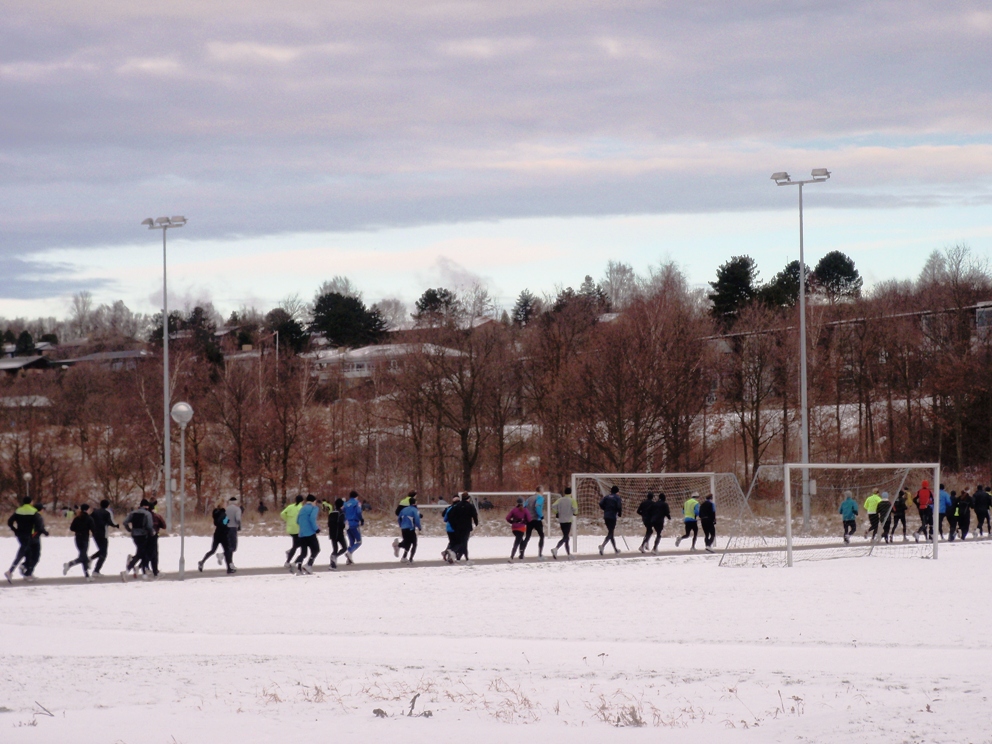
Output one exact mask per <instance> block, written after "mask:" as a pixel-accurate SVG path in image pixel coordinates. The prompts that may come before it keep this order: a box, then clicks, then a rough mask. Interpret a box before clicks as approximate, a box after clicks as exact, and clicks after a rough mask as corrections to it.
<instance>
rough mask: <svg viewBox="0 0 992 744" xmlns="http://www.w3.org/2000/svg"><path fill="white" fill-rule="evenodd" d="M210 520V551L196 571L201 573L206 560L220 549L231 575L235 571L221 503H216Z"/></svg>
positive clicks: (224, 512)
mask: <svg viewBox="0 0 992 744" xmlns="http://www.w3.org/2000/svg"><path fill="white" fill-rule="evenodd" d="M210 518H211V519H212V520H213V522H214V537H213V541H212V542H211V543H210V550H208V551H207V553H206V555H204V556H203V559H202V560H201V561H200V562H199V563H197V564H196V569H197V570H198V571H199V572H200V573H203V564H204V563H206V562H207V558H209V557H210V556H212V555H214V554H216V553H217V548H221V549H222V550H223V551H224V561H225V562H226V563H227V572H228V573H229V574H233V573H234V572H235V571H236V570H237V569H236V568H235V567H234V566H232V565H231V546H230V545H228V544H227V536H228V529H227V509H226V508H225V507H224V504H223V502H221V503H218V504H217V506H216V507H214V510H213V511H212V512H211V513H210Z"/></svg>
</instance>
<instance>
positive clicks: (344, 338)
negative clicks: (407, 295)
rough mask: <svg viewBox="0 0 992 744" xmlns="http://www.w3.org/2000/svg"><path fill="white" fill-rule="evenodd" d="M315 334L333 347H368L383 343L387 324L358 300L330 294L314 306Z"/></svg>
mask: <svg viewBox="0 0 992 744" xmlns="http://www.w3.org/2000/svg"><path fill="white" fill-rule="evenodd" d="M310 330H311V332H313V333H320V334H323V336H324V338H326V339H327V340H328V341H329V342H330V343H331V344H333V345H334V346H350V347H352V348H354V347H358V346H366V345H368V344H375V343H378V342H379V341H380V340H382V337H383V336H384V335H385V333H386V323H385V321H384V320H383V319H382V316H381V315H380V314H379V313H378V312H377V311H376V310H369V309H368V308H367V307H365V303H364V302H362V301H361V300H360V299H358V298H357V297H346V296H345V295H342V294H339V293H337V292H328V293H327V294H324V295H321V296H320V297H318V298H317V301H316V302H315V303H314V306H313V322H312V323H311V324H310Z"/></svg>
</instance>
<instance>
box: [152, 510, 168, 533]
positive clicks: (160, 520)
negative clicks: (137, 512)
mask: <svg viewBox="0 0 992 744" xmlns="http://www.w3.org/2000/svg"><path fill="white" fill-rule="evenodd" d="M165 528H166V524H165V517H163V516H162V515H161V514H159V513H158V512H152V534H153V535H155V536H156V537H157V536H158V533H159V530H164V529H165Z"/></svg>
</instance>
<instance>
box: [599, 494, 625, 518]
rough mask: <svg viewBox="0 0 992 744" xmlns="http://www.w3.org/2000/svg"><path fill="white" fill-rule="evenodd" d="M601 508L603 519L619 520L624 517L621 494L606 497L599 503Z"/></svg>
mask: <svg viewBox="0 0 992 744" xmlns="http://www.w3.org/2000/svg"><path fill="white" fill-rule="evenodd" d="M599 508H600V509H602V510H603V519H619V518H620V517H622V516H623V500H622V499H621V498H620V495H619V494H616V493H611V494H610V495H609V496H604V497H603V498H602V499H601V500H600V502H599Z"/></svg>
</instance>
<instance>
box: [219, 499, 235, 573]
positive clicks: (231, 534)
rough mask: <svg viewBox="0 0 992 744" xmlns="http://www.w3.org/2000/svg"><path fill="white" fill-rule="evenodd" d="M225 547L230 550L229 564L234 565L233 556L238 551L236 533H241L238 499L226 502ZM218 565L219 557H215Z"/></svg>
mask: <svg viewBox="0 0 992 744" xmlns="http://www.w3.org/2000/svg"><path fill="white" fill-rule="evenodd" d="M225 511H226V512H227V545H228V547H229V548H230V549H231V563H234V554H235V553H236V552H237V550H238V533H239V532H240V531H241V507H240V506H238V497H237V496H232V497H231V498H229V499H228V500H227V509H226V510H225ZM217 562H218V563H220V556H219V555H218V556H217Z"/></svg>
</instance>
